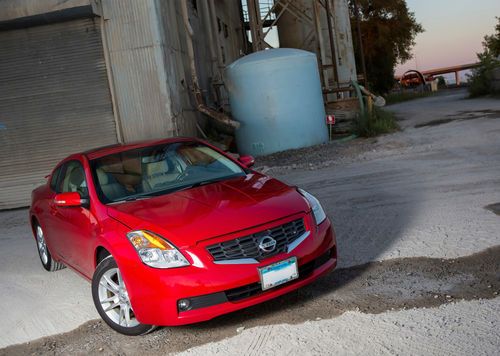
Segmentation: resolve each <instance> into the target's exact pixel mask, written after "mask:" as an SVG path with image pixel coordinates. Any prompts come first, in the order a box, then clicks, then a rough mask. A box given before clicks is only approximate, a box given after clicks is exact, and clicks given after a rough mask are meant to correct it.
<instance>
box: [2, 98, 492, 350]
mask: <svg viewBox="0 0 500 356" xmlns="http://www.w3.org/2000/svg"><path fill="white" fill-rule="evenodd" d="M464 94H465V93H464V92H463V91H452V92H448V93H445V94H443V95H440V96H436V97H429V98H424V99H419V100H416V101H413V102H407V103H402V104H398V105H395V106H393V107H391V108H390V109H391V110H393V111H394V112H396V113H397V114H398V115H399V116H400V117H401V118H404V120H402V121H400V125H401V127H402V129H403V130H402V131H401V132H398V133H395V134H392V135H387V136H383V137H381V138H378V139H377V140H374V139H369V140H362V139H358V140H354V141H351V142H348V143H342V144H337V143H334V144H330V145H325V146H320V147H316V148H314V149H306V150H299V151H295V152H287V153H281V154H278V155H274V156H272V157H265V158H263V159H260V160H258V162H257V164H258V165H259V166H260V167H261V169H263V170H265V171H267V172H270V173H273V174H275V175H277V176H278V177H280V178H281V179H284V180H285V181H287V182H289V183H293V184H297V185H300V186H301V187H303V188H305V189H307V190H309V191H311V192H312V193H314V194H316V195H317V196H318V197H319V198H320V199H321V201H322V202H323V204H324V206H325V209H326V210H327V212H328V214H329V216H330V217H331V218H332V220H333V221H334V224H335V226H336V230H337V235H338V242H339V255H340V268H339V269H338V270H336V271H335V272H334V273H332V274H330V275H328V276H326V277H325V278H323V279H321V280H319V281H318V282H316V283H314V284H313V285H310V286H308V287H306V288H304V289H302V290H299V291H296V292H294V293H291V294H289V295H286V296H283V297H281V298H279V299H277V300H274V301H271V302H269V303H265V304H263V305H260V306H256V307H253V308H250V309H247V310H244V311H241V312H238V313H235V314H231V315H227V316H224V317H221V318H217V319H215V320H213V321H210V322H207V323H202V324H198V325H193V326H188V327H180V328H162V329H159V330H157V331H156V332H154V333H152V334H150V335H147V336H145V337H140V338H126V337H123V336H121V335H118V334H116V333H114V332H112V331H110V329H109V328H107V327H106V326H105V325H103V323H102V322H100V321H97V320H93V321H89V322H87V323H86V324H84V325H82V326H81V327H79V328H77V329H75V330H73V331H70V332H69V333H66V334H59V335H56V336H52V337H47V338H44V339H40V340H36V341H31V342H30V343H29V344H20V345H15V346H11V347H8V348H6V349H2V350H0V354H19V353H37V354H38V353H43V352H50V353H54V354H68V353H80V354H88V353H94V352H100V353H102V354H130V355H133V354H137V353H139V352H144V351H147V352H148V353H153V354H154V353H158V354H164V353H169V352H170V353H175V352H180V351H184V352H186V353H189V354H216V353H217V354H220V353H222V354H236V353H240V354H286V353H292V354H299V353H306V354H332V353H336V354H359V353H368V352H369V353H371V354H394V353H412V354H429V353H431V354H436V353H447V354H448V353H455V354H471V353H474V354H496V353H497V352H498V350H499V349H500V298H499V297H498V293H499V292H500V216H498V215H496V214H495V211H496V210H495V206H496V205H495V204H497V203H499V202H500V189H499V187H500V174H499V173H500V139H499V138H500V100H494V99H475V100H465V99H463V97H464ZM17 214H19V215H17ZM21 214H25V212H9V213H2V214H0V220H1V221H2V222H5V221H6V220H9V221H15V218H16V217H18V216H21ZM19 219H20V220H22V219H21V218H19ZM16 224H20V222H18V223H16ZM16 224H14V225H15V226H18V225H16ZM1 225H3V224H1ZM19 226H20V225H19ZM2 229H4V228H2ZM22 229H23V228H21V227H13V228H11V230H8V232H9V234H8V235H9V236H7V234H6V232H5V231H6V230H5V229H4V230H0V244H1V248H0V257H1V258H6V259H9V257H8V254H7V253H6V252H5V251H6V246H7V244H8V241H10V239H11V238H12V236H11V235H12V232H14V231H17V232H22V234H26V232H23V231H24V230H22ZM21 238H23V239H26V241H28V240H27V239H28V237H27V236H24V235H23V236H21ZM23 241H24V240H23ZM30 243H31V241H30ZM23 244H24V243H23ZM15 246H18V247H20V246H21V244H18V245H15ZM22 246H23V247H25V245H22ZM26 246H28V243H26ZM29 246H30V247H33V251H34V246H31V245H29ZM9 261H10V264H14V265H15V264H16V263H17V264H20V263H21V262H20V261H17V260H14V259H12V258H11V259H10V260H9ZM375 261H377V262H375ZM10 264H9V265H10ZM0 268H2V270H1V271H2V273H1V274H0V276H1V279H0V288H1V289H2V292H3V291H4V290H6V288H8V285H7V283H11V281H13V280H15V279H16V277H19V275H16V273H17V272H16V271H17V270H16V269H15V268H14V267H12V268H9V269H8V271H7V272H8V273H6V272H5V271H6V269H5V264H4V267H0ZM19 268H21V270H23V272H24V275H27V278H28V279H29V278H30V276H31V278H33V279H34V281H35V283H37V281H40V280H43V275H42V276H39V275H38V272H36V273H35V277H33V272H31V270H27V269H22V267H19ZM62 272H68V271H62ZM7 276H8V277H7ZM25 278H26V277H25ZM51 278H53V277H51ZM60 278H61V279H62V280H61V284H64V283H66V282H67V283H70V284H71V286H72V287H73V289H74V290H72V291H71V292H70V293H73V294H77V296H78V298H79V299H78V303H79V304H78V307H81V308H83V310H85V311H87V308H88V307H89V305H90V303H91V301H90V293H89V289H90V287H89V286H85V282H83V283H80V282H75V280H78V279H79V277H77V276H76V275H74V274H72V273H65V274H64V275H63V277H60ZM55 283H56V285H58V284H57V281H56V282H55ZM59 287H60V286H59ZM19 288H21V287H19ZM85 288H87V289H88V290H85ZM28 290H29V289H28ZM17 292H20V291H17ZM86 292H87V293H88V295H89V299H88V302H87V301H85V299H82V298H80V295H81V296H82V297H83V295H84V294H85V293H86ZM59 294H60V295H59ZM9 295H10V294H9ZM63 296H64V293H63V292H60V291H59V292H58V291H57V290H53V291H52V297H53V298H58V297H59V298H58V299H57V300H60V297H63ZM50 300H51V298H46V299H44V302H46V303H48V302H50ZM68 302H69V303H71V301H68ZM2 303H3V302H2ZM33 303H35V304H36V300H35V301H33ZM87 303H88V304H89V305H87ZM1 306H2V308H3V309H4V310H6V312H7V315H8V318H7V320H8V321H9V322H10V323H11V325H0V335H9V337H10V338H9V340H16V334H15V333H14V332H12V331H11V329H13V328H15V326H16V325H25V327H27V326H29V327H31V326H30V324H29V323H30V320H29V319H27V318H28V316H23V318H24V319H22V318H21V319H20V320H16V315H18V314H16V311H15V309H13V308H12V307H11V306H9V308H7V305H3V304H2V305H1ZM75 307H77V306H75ZM32 310H33V311H32V312H33V313H35V314H36V313H37V311H36V308H34V307H33V306H32ZM9 313H10V314H9ZM68 313H69V315H74V318H76V320H82V319H85V317H86V316H82V315H80V314H77V313H76V314H71V312H69V311H68ZM20 315H24V314H23V313H20ZM61 317H64V314H62V315H56V316H53V315H48V316H46V318H49V321H48V322H50V323H52V325H56V327H55V328H54V329H56V330H57V322H58V321H59V319H58V318H61ZM50 318H52V319H50ZM87 320H88V319H87ZM14 322H16V324H12V323H14ZM45 322H47V321H45ZM4 324H5V323H4ZM33 329H35V330H36V328H33ZM59 330H61V328H59ZM66 330H68V329H66ZM61 331H64V329H62V330H61ZM1 338H2V337H0V339H1ZM17 340H19V338H18V339H17ZM21 340H26V339H22V338H21ZM17 342H19V341H17ZM9 343H12V342H9ZM7 344H8V343H7Z"/></svg>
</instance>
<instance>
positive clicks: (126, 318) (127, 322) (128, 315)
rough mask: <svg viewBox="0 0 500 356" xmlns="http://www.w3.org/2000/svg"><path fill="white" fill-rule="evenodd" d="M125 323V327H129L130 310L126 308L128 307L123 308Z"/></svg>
mask: <svg viewBox="0 0 500 356" xmlns="http://www.w3.org/2000/svg"><path fill="white" fill-rule="evenodd" d="M124 309H125V323H126V324H127V326H129V324H130V308H129V307H128V305H126V306H125V308H124Z"/></svg>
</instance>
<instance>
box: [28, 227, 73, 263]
mask: <svg viewBox="0 0 500 356" xmlns="http://www.w3.org/2000/svg"><path fill="white" fill-rule="evenodd" d="M35 234H36V246H37V248H38V255H39V256H40V261H41V262H42V266H43V268H45V269H46V270H47V271H50V272H53V271H57V270H60V269H63V268H64V267H66V266H65V265H63V264H62V263H60V262H56V261H54V260H53V259H52V256H51V254H50V252H49V248H48V247H47V243H46V242H45V235H44V233H43V230H42V227H41V226H40V225H39V224H36V225H35Z"/></svg>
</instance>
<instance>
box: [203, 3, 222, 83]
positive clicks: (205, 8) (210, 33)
mask: <svg viewBox="0 0 500 356" xmlns="http://www.w3.org/2000/svg"><path fill="white" fill-rule="evenodd" d="M208 7H209V5H208V2H207V1H203V2H202V3H201V11H202V14H203V20H204V22H205V24H206V29H207V35H208V49H209V50H210V57H211V60H212V64H216V65H217V64H218V58H217V53H216V52H215V49H214V43H215V39H214V33H213V28H212V21H211V18H210V9H209V8H208ZM213 67H215V66H213ZM217 71H218V69H217ZM216 74H219V73H216Z"/></svg>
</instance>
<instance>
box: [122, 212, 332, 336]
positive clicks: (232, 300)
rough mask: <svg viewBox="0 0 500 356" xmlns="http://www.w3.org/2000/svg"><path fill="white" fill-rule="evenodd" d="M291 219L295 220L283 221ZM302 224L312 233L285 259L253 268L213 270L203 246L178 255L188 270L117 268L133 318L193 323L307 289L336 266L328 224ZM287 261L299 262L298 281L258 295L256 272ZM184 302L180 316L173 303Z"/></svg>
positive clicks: (148, 321) (154, 322) (238, 266)
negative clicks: (187, 303)
mask: <svg viewBox="0 0 500 356" xmlns="http://www.w3.org/2000/svg"><path fill="white" fill-rule="evenodd" d="M294 218H297V216H293V217H289V218H288V220H290V221H291V220H293V219H294ZM304 221H305V222H306V226H307V227H308V228H309V230H310V231H311V234H310V235H309V236H308V238H307V239H305V240H304V241H303V242H302V243H301V244H300V245H299V246H297V247H296V248H295V249H294V250H293V251H291V252H290V253H280V254H278V255H275V256H273V257H269V258H267V259H265V260H263V261H261V262H260V263H258V264H230V265H221V264H215V263H213V261H212V259H211V258H210V256H209V255H208V253H207V252H206V249H205V247H206V244H203V243H202V244H200V245H199V246H196V247H194V248H190V249H189V250H185V251H182V252H183V253H185V255H186V257H187V258H188V259H189V260H190V262H191V266H189V267H182V268H176V269H168V270H160V269H155V268H151V267H148V266H146V265H142V264H141V265H139V266H137V264H134V265H132V264H125V266H120V269H121V270H122V274H123V276H124V278H125V282H126V284H127V290H128V293H129V297H130V299H131V303H132V307H133V309H134V313H135V315H136V318H137V319H138V320H139V321H140V322H141V323H143V324H152V325H164V326H173V325H183V324H190V323H196V322H201V321H205V320H209V319H212V318H214V317H216V316H219V315H222V314H226V313H229V312H232V311H236V310H239V309H242V308H246V307H249V306H252V305H255V304H259V303H262V302H264V301H266V300H269V299H272V298H275V297H278V296H280V295H283V294H286V293H288V292H290V291H292V290H295V289H297V288H300V287H302V286H304V285H307V284H309V283H311V282H312V281H314V280H315V279H317V278H318V277H320V276H321V275H323V274H325V273H326V272H328V271H330V270H332V269H333V268H335V266H336V265H337V250H336V240H335V233H334V231H333V228H332V226H331V223H330V221H329V220H328V219H327V220H325V221H324V222H323V223H321V224H320V225H319V226H317V227H316V226H314V221H313V219H312V216H310V215H306V216H304ZM285 222H286V221H285ZM261 228H267V227H266V226H264V227H259V229H261ZM292 256H295V257H297V260H298V266H299V278H298V279H296V280H294V281H291V282H288V283H286V284H284V285H281V286H277V287H275V288H272V289H270V290H266V291H262V290H261V288H260V278H259V274H258V270H257V268H259V267H263V266H266V265H269V264H272V263H275V262H277V261H281V260H285V259H287V258H290V257H292ZM204 261H206V262H204ZM185 298H191V300H192V302H193V303H192V306H191V309H190V310H187V311H179V310H178V306H177V303H178V301H179V300H180V299H185Z"/></svg>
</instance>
